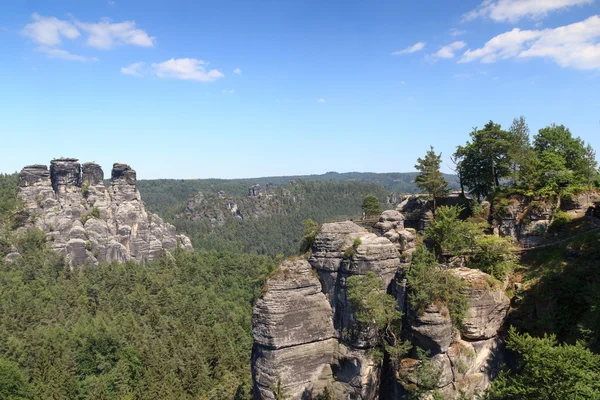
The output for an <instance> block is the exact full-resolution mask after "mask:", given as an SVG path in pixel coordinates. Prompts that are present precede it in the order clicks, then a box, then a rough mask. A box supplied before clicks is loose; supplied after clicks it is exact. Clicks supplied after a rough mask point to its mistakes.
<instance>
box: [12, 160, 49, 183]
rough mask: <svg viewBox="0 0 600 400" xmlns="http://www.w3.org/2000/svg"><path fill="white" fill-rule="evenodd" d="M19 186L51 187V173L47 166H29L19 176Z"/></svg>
mask: <svg viewBox="0 0 600 400" xmlns="http://www.w3.org/2000/svg"><path fill="white" fill-rule="evenodd" d="M19 178H20V179H19V184H20V186H21V187H27V186H33V185H36V184H37V185H49V184H50V171H48V167H47V166H45V165H40V164H36V165H28V166H27V167H25V168H23V169H22V170H21V174H20V176H19Z"/></svg>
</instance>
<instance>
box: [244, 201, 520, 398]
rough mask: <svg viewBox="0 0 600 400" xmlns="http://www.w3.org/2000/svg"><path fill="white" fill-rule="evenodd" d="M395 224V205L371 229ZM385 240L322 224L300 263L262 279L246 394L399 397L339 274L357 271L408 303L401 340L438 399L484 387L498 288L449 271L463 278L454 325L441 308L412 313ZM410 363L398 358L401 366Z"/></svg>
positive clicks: (500, 319) (467, 272)
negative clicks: (279, 391)
mask: <svg viewBox="0 0 600 400" xmlns="http://www.w3.org/2000/svg"><path fill="white" fill-rule="evenodd" d="M404 221H405V220H404V219H403V218H402V215H400V214H398V213H397V212H396V211H392V212H386V213H384V215H382V218H381V220H380V221H379V223H378V226H379V227H380V229H382V230H385V229H387V228H390V229H388V231H389V230H391V229H398V230H399V231H400V232H405V231H406V229H405V228H404V227H403V226H402V223H403V222H404ZM388 224H389V226H388ZM411 233H412V232H411ZM387 236H388V235H383V236H377V235H376V234H373V233H369V232H368V231H367V230H365V229H364V228H361V227H360V226H358V225H356V224H354V223H352V222H341V223H331V224H324V225H323V226H322V227H321V229H320V230H319V232H318V233H317V235H316V237H315V241H314V246H313V251H312V256H311V257H310V258H309V260H308V262H306V261H304V260H293V261H286V262H284V263H283V264H282V265H281V266H280V268H279V269H278V270H277V272H276V273H275V274H274V275H273V276H272V277H271V278H270V279H269V280H268V281H267V284H266V285H265V289H264V291H265V294H264V296H263V298H262V299H261V300H259V301H258V302H257V304H256V306H255V308H254V314H253V336H254V350H253V355H252V371H253V379H254V388H255V391H254V396H255V398H256V399H274V398H275V395H274V388H275V387H276V386H277V383H278V382H280V383H281V386H282V387H283V389H284V392H285V393H286V394H287V395H288V396H289V398H291V399H312V398H315V397H316V396H317V395H318V394H320V393H322V392H323V390H324V389H325V388H327V389H328V391H329V392H330V393H333V395H334V398H335V399H377V398H380V397H381V398H384V399H403V398H405V396H406V392H405V391H404V388H403V387H402V386H401V385H399V384H398V383H397V382H396V380H395V377H394V372H392V371H391V370H388V369H387V368H386V366H384V365H383V364H382V361H381V360H379V359H375V358H373V357H372V354H373V353H372V350H373V349H374V348H380V347H381V345H382V343H380V342H379V340H380V339H379V337H378V335H376V332H371V331H368V330H366V329H365V328H364V327H362V326H361V324H360V323H358V322H357V321H356V320H355V316H354V312H353V309H352V307H351V305H350V304H349V301H348V296H347V289H346V282H347V280H348V278H350V277H351V276H353V275H363V274H366V273H367V272H373V273H375V274H376V275H377V276H379V277H381V278H382V280H383V281H384V284H385V287H382V289H386V290H387V291H388V293H391V294H392V295H393V296H395V297H396V299H397V300H398V309H399V310H402V311H404V310H405V309H407V308H408V315H409V317H410V318H408V319H407V322H408V324H407V325H408V326H406V331H407V333H408V338H409V339H410V340H411V341H412V342H413V344H414V345H416V346H419V347H421V348H423V349H425V350H428V351H429V354H430V357H431V360H432V365H434V366H435V367H437V368H438V369H439V372H440V379H439V380H438V382H437V383H436V384H435V386H436V388H437V389H438V390H439V392H440V393H442V394H443V396H444V398H447V399H457V398H459V397H460V394H461V393H465V394H466V395H467V396H469V397H473V396H476V395H478V394H481V393H483V391H484V390H485V389H486V388H487V387H488V385H489V382H490V379H492V378H493V377H494V376H495V375H496V374H497V373H498V370H499V366H500V364H501V362H502V357H501V356H500V352H499V350H498V348H499V345H500V343H501V341H500V339H499V338H498V331H499V329H500V328H501V326H502V324H503V323H504V320H505V318H506V314H507V311H508V307H509V300H508V298H507V297H506V295H505V294H504V292H503V290H502V288H501V287H500V285H495V283H494V280H493V279H492V278H491V277H490V276H489V275H487V274H485V273H483V272H481V271H479V270H471V269H468V268H465V267H462V266H461V267H457V268H453V269H450V270H449V271H450V272H451V273H453V274H455V275H456V276H457V277H459V278H460V279H462V280H463V281H464V282H465V283H466V285H465V287H466V289H465V290H466V294H467V298H468V305H469V307H468V310H467V312H466V318H465V319H464V321H463V326H462V327H461V330H458V329H456V328H455V327H454V326H453V324H452V321H451V318H450V314H449V311H448V309H447V307H446V306H445V305H443V304H431V305H430V306H429V307H427V308H426V309H425V312H424V313H423V314H421V315H415V313H414V312H411V311H410V308H409V307H407V300H408V299H407V296H406V279H404V275H403V271H404V268H406V267H407V266H406V265H405V264H402V263H401V253H400V249H399V246H398V242H395V243H392V241H390V239H389V238H388V237H387ZM460 261H461V260H458V259H457V260H456V262H455V263H454V264H453V265H455V266H457V265H461V264H462V262H460ZM462 261H464V260H462ZM412 356H413V357H414V355H412ZM418 363H419V361H418V360H415V359H411V358H407V359H405V360H403V362H402V368H404V367H405V366H409V367H408V368H409V369H410V368H411V367H410V365H412V367H414V366H415V365H417V364H418ZM384 377H385V378H386V379H389V378H390V377H391V380H390V381H386V380H384ZM409 378H410V376H409ZM409 382H410V379H409ZM412 383H413V384H418V382H417V381H415V382H412ZM380 389H381V393H380Z"/></svg>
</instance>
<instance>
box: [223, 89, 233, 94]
mask: <svg viewBox="0 0 600 400" xmlns="http://www.w3.org/2000/svg"><path fill="white" fill-rule="evenodd" d="M221 93H223V94H234V93H235V90H234V89H229V90H227V89H223V90H221Z"/></svg>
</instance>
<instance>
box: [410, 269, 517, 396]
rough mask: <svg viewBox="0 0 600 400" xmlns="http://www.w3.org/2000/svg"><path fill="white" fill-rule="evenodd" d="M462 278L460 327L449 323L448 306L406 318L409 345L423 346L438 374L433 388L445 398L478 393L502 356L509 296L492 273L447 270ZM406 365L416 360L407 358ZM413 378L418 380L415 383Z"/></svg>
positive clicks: (435, 307) (497, 366)
mask: <svg viewBox="0 0 600 400" xmlns="http://www.w3.org/2000/svg"><path fill="white" fill-rule="evenodd" d="M449 271H450V272H451V273H453V274H454V275H456V276H457V277H458V278H460V279H461V280H463V281H464V282H465V283H466V291H467V296H468V305H469V307H468V309H467V313H466V317H465V319H464V320H463V323H462V326H461V327H460V329H456V328H455V327H453V326H452V321H451V320H450V316H449V313H448V309H447V308H445V306H443V305H436V304H432V305H430V306H429V307H428V308H427V309H426V310H425V312H424V313H423V314H422V315H412V316H411V317H412V318H409V324H408V331H409V336H410V338H411V341H412V342H413V344H415V345H417V346H419V347H421V348H423V349H425V350H428V351H429V352H430V356H431V358H432V360H433V361H434V363H435V364H436V365H437V367H438V368H439V370H440V372H441V374H440V379H439V380H438V382H437V385H436V386H437V389H438V390H439V391H440V393H442V394H443V396H444V398H445V399H457V398H460V396H461V394H463V395H466V396H467V398H473V397H474V396H476V395H481V394H482V393H483V392H484V391H485V389H486V388H487V387H488V386H489V383H490V380H491V379H492V378H494V377H495V376H496V375H497V374H498V372H499V370H500V366H501V364H502V361H503V357H502V353H501V352H500V351H499V347H500V344H501V340H500V338H499V337H498V332H499V330H500V328H501V327H502V325H503V324H504V321H505V320H506V317H507V314H508V308H509V306H510V300H509V299H508V297H506V295H505V294H504V291H503V288H502V287H501V286H500V285H499V284H496V285H494V284H493V283H491V282H493V279H491V277H490V276H489V275H488V274H486V273H484V272H482V271H479V270H476V269H470V268H465V267H459V268H452V269H449ZM405 361H407V364H408V365H411V364H414V363H415V362H416V360H412V359H410V358H408V359H406V360H405ZM415 383H417V382H415Z"/></svg>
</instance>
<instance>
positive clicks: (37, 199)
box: [19, 158, 192, 266]
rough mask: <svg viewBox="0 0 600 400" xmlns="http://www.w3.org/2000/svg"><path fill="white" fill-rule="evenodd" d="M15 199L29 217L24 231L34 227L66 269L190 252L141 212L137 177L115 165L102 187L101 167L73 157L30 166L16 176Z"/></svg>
mask: <svg viewBox="0 0 600 400" xmlns="http://www.w3.org/2000/svg"><path fill="white" fill-rule="evenodd" d="M20 186H21V189H20V192H19V198H20V199H21V200H23V202H24V203H25V205H26V207H27V210H28V212H29V214H30V222H29V224H28V225H27V226H26V228H28V227H38V228H40V229H42V230H43V231H44V232H45V233H46V237H47V240H48V241H49V243H50V244H51V246H52V247H53V248H54V249H55V250H56V251H58V252H61V253H63V254H65V255H66V257H67V258H68V259H69V261H70V263H71V265H73V266H75V265H81V264H84V263H86V262H89V263H92V264H96V263H98V262H102V261H117V262H125V261H128V260H135V261H150V260H153V259H156V258H158V257H160V256H161V255H163V254H164V253H165V252H168V251H169V250H172V249H175V248H177V247H183V248H186V249H188V250H192V245H191V242H190V240H189V239H188V238H187V237H186V236H184V235H177V234H176V232H175V227H174V226H173V225H171V224H168V223H165V222H163V220H162V219H161V218H160V217H158V216H157V215H155V214H151V213H148V212H146V210H145V208H144V203H143V202H142V200H141V198H140V193H139V191H138V190H137V189H136V173H135V171H134V170H133V169H131V168H130V167H129V165H127V164H114V166H113V170H112V174H111V183H110V186H109V187H105V186H104V173H103V171H102V168H101V167H100V166H99V165H97V164H94V163H84V164H83V165H81V164H79V162H78V160H76V159H72V158H61V159H56V160H52V162H51V163H50V170H48V168H47V167H46V166H45V165H30V166H27V167H25V168H23V170H22V171H21V174H20Z"/></svg>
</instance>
